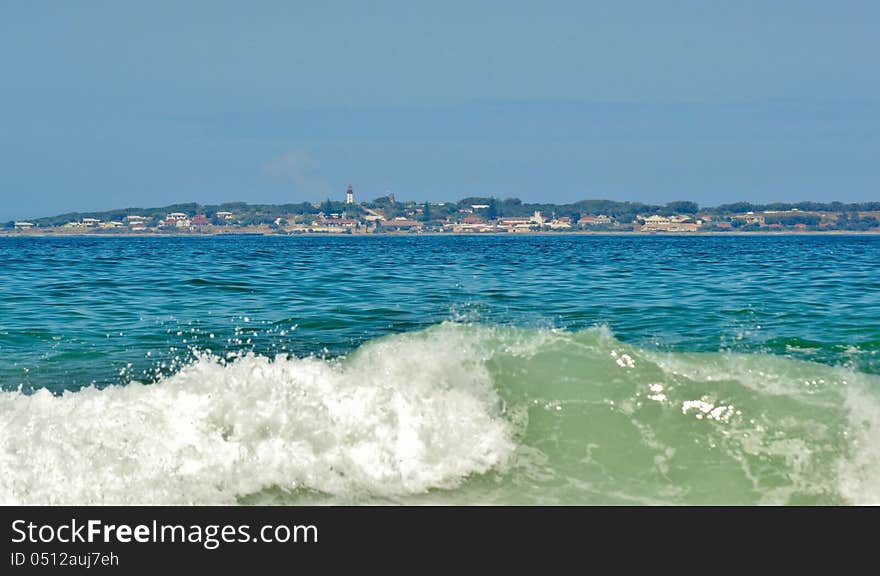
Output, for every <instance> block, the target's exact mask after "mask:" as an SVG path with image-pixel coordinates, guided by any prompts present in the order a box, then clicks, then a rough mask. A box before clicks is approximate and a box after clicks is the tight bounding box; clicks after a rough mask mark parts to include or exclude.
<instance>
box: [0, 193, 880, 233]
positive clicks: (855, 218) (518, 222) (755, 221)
mask: <svg viewBox="0 0 880 576" xmlns="http://www.w3.org/2000/svg"><path fill="white" fill-rule="evenodd" d="M840 231H844V232H847V231H848V232H873V233H880V202H862V203H853V204H844V203H841V202H831V203H821V202H798V203H772V204H750V203H747V202H737V203H734V204H723V205H721V206H716V207H714V208H703V207H700V206H698V205H697V204H696V203H694V202H689V201H677V202H669V203H668V204H665V205H663V206H659V205H650V204H643V203H639V202H619V201H613V200H581V201H579V202H573V203H570V204H545V203H526V202H522V201H521V200H519V199H517V198H507V199H499V198H494V197H470V198H464V199H462V200H459V201H458V202H412V201H397V200H395V198H394V196H393V195H388V196H382V197H380V198H376V199H375V200H372V201H370V202H355V200H354V192H353V190H352V188H351V186H349V188H348V190H347V192H346V197H345V200H343V201H333V200H330V199H327V200H325V201H324V202H319V203H309V202H302V203H299V204H279V205H268V204H247V203H244V202H232V203H225V204H218V205H200V204H196V203H189V204H174V205H171V206H164V207H161V208H126V209H120V210H108V211H105V212H89V213H76V212H74V213H68V214H61V215H58V216H52V217H47V218H38V219H35V220H32V221H10V222H6V223H5V224H4V225H3V226H2V228H0V234H3V235H7V236H8V235H40V236H48V235H80V234H98V235H100V234H103V235H210V234H214V235H216V234H265V235H289V234H401V233H410V234H419V233H449V234H475V233H479V234H491V233H514V234H515V233H547V232H562V233H564V232H569V233H573V232H581V233H590V232H604V233H627V232H629V233H657V234H662V233H695V234H696V233H705V232H712V233H735V232H754V233H760V232H840Z"/></svg>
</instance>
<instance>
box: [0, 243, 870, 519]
mask: <svg viewBox="0 0 880 576" xmlns="http://www.w3.org/2000/svg"><path fill="white" fill-rule="evenodd" d="M0 389H2V391H0V503H4V504H26V503H34V504H62V503H71V504H94V503H99V504H112V503H136V504H154V503H158V504H181V503H185V504H190V503H191V504H217V503H220V504H226V503H241V504H259V503H271V504H313V503H331V504H360V503H366V504H375V503H401V504H864V503H875V504H876V503H880V237H877V236H817V235H813V236H737V237H715V236H713V237H707V236H700V237H641V236H522V237H508V236H503V237H501V236H487V237H471V236H424V237H422V236H401V237H388V236H373V237H311V236H310V237H277V238H274V237H272V238H270V237H243V236H240V237H207V238H197V237H191V238H95V237H80V238H0Z"/></svg>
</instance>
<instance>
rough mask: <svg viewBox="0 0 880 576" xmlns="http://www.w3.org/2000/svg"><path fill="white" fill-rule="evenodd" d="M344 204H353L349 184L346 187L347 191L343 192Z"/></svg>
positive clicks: (352, 193) (352, 194)
mask: <svg viewBox="0 0 880 576" xmlns="http://www.w3.org/2000/svg"><path fill="white" fill-rule="evenodd" d="M345 203H346V204H354V191H353V190H352V189H351V184H349V185H348V190H347V191H346V192H345Z"/></svg>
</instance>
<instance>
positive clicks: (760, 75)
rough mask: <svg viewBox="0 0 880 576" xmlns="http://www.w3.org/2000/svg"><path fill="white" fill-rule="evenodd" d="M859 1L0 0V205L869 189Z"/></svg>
mask: <svg viewBox="0 0 880 576" xmlns="http://www.w3.org/2000/svg"><path fill="white" fill-rule="evenodd" d="M878 22H880V2H877V1H876V0H869V1H863V2H857V1H847V0H834V1H826V2H816V1H810V0H759V1H752V0H736V1H732V0H731V1H720V0H719V1H712V0H694V1H676V0H664V1H661V0H644V1H635V0H608V1H603V2H590V1H586V0H581V1H577V2H552V1H541V2H537V1H535V2H513V1H504V2H500V1H499V2H480V1H476V0H470V1H466V2H454V1H450V0H445V1H443V2H431V3H428V2H414V1H411V0H410V1H403V2H378V1H370V2H333V1H326V0H324V1H321V2H309V3H306V2H291V1H280V2H269V1H253V2H243V1H240V2H221V1H217V0H212V1H210V2H208V1H206V2H196V1H187V2H178V1H173V2H164V1H158V0H150V1H140V2H133V1H125V2H119V1H106V2H93V1H76V2H54V1H53V2H43V1H38V0H21V1H19V0H0V78H2V81H0V156H2V162H0V199H2V202H0V221H5V220H9V219H12V218H28V217H37V216H43V215H52V214H56V213H60V212H64V211H71V210H102V209H110V208H121V207H129V206H161V205H165V204H169V203H172V202H191V201H196V202H203V203H217V202H222V201H235V200H242V201H247V202H267V203H281V202H298V201H303V200H309V201H317V200H321V199H324V198H326V197H328V196H332V197H334V198H338V199H342V198H343V197H344V193H345V187H346V186H347V185H348V183H349V182H351V183H352V184H353V185H354V187H355V195H356V197H357V198H358V199H371V198H374V197H377V196H380V195H383V194H385V193H386V192H387V191H391V192H393V193H394V194H395V196H396V197H397V198H398V199H413V200H438V201H439V200H452V199H458V198H460V197H464V196H470V195H486V196H488V195H495V196H500V197H508V196H518V197H520V198H522V199H523V200H526V201H538V200H542V201H551V202H564V201H571V200H576V199H584V198H611V199H620V200H624V199H628V200H639V201H647V202H657V203H663V202H667V201H670V200H677V199H689V200H694V201H697V202H699V203H700V204H701V205H713V204H718V203H722V202H729V201H736V200H748V201H756V202H764V201H774V200H780V201H789V200H842V201H861V200H877V199H880V74H878V72H877V70H878V58H880V34H878V31H877V30H878V27H877V26H878Z"/></svg>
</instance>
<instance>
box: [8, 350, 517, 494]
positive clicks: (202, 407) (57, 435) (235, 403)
mask: <svg viewBox="0 0 880 576" xmlns="http://www.w3.org/2000/svg"><path fill="white" fill-rule="evenodd" d="M448 336H449V338H454V337H455V334H454V333H448ZM466 349H467V347H466V346H459V345H456V343H455V342H443V343H440V344H439V345H438V342H437V341H436V340H431V339H425V338H419V337H416V338H406V339H404V338H396V339H395V338H392V339H386V340H380V341H378V342H374V343H372V344H369V345H367V346H365V347H364V348H362V349H361V350H359V351H358V352H357V353H355V354H354V355H353V356H352V357H351V358H349V359H347V360H345V361H343V362H340V363H328V362H326V361H323V360H318V359H297V358H287V357H278V358H275V359H269V358H265V357H258V356H246V357H244V358H240V359H238V360H236V361H235V362H233V363H231V364H228V365H224V364H223V362H222V361H220V360H218V359H217V358H214V357H202V358H200V359H199V360H198V361H197V362H195V363H194V364H192V365H190V366H187V367H185V368H184V369H182V370H181V371H180V372H178V373H177V374H176V375H174V376H171V377H169V378H167V379H165V380H163V381H161V382H159V383H156V384H152V385H142V384H139V383H131V384H129V385H126V386H118V387H111V388H107V389H104V390H97V389H94V388H88V389H84V390H81V391H79V392H75V393H70V392H68V393H65V394H64V395H63V396H60V397H59V396H52V395H51V394H50V393H49V392H47V391H45V390H43V391H40V392H37V393H35V394H33V395H30V396H27V395H23V394H20V393H15V392H4V393H2V394H0V470H2V474H0V502H2V503H3V504H31V503H34V504H65V503H73V504H118V503H121V504H124V503H134V504H153V503H161V504H179V503H198V504H207V503H235V502H236V499H237V498H238V497H241V496H244V495H248V494H254V493H257V492H259V491H261V490H264V489H267V488H271V487H276V486H277V487H281V488H283V489H290V490H293V489H300V488H304V489H309V490H315V491H320V492H323V493H327V494H332V495H344V496H355V495H357V494H367V495H378V496H394V495H403V494H414V493H420V492H425V491H427V490H429V489H432V488H452V487H455V486H456V485H457V484H458V483H460V482H461V481H462V479H464V478H465V477H467V476H468V475H471V474H479V473H483V472H486V471H488V470H490V469H492V468H495V467H499V466H502V465H503V464H504V463H505V461H506V460H507V458H508V457H509V456H510V455H511V454H512V453H513V451H514V448H515V446H514V443H513V441H512V439H511V438H512V430H511V425H510V423H509V422H508V421H507V420H505V419H504V418H503V417H502V415H501V414H500V413H499V408H498V406H499V402H498V398H497V396H496V393H495V391H494V389H493V388H492V385H491V380H490V377H489V375H488V373H487V371H486V369H485V368H484V367H483V366H482V364H481V363H480V362H479V361H478V360H476V359H473V358H470V357H469V356H468V355H467V354H466V353H465V352H466Z"/></svg>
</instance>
